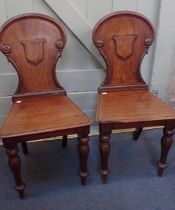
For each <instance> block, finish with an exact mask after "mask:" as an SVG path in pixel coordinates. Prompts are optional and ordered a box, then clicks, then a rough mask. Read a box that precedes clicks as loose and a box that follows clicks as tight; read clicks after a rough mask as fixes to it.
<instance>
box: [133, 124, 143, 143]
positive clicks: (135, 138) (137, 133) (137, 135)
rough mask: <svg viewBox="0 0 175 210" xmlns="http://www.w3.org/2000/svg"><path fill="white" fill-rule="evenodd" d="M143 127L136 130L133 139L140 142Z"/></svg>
mask: <svg viewBox="0 0 175 210" xmlns="http://www.w3.org/2000/svg"><path fill="white" fill-rule="evenodd" d="M142 130H143V127H140V128H136V130H135V131H134V132H133V139H134V140H138V139H139V137H140V134H141V133H142Z"/></svg>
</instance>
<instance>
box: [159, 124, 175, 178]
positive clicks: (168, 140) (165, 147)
mask: <svg viewBox="0 0 175 210" xmlns="http://www.w3.org/2000/svg"><path fill="white" fill-rule="evenodd" d="M163 134H164V135H163V137H162V139H161V156H160V161H159V164H158V175H159V176H162V175H163V172H164V169H165V168H167V163H166V161H167V156H168V152H169V150H170V148H171V145H172V143H173V138H172V137H173V134H174V132H173V131H172V130H169V129H168V128H166V127H165V128H164V129H163Z"/></svg>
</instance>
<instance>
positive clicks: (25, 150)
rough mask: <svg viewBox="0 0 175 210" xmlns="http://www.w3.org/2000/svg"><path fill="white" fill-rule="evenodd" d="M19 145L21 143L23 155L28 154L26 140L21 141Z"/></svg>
mask: <svg viewBox="0 0 175 210" xmlns="http://www.w3.org/2000/svg"><path fill="white" fill-rule="evenodd" d="M21 145H22V150H23V153H24V155H28V154H29V150H28V146H27V142H21Z"/></svg>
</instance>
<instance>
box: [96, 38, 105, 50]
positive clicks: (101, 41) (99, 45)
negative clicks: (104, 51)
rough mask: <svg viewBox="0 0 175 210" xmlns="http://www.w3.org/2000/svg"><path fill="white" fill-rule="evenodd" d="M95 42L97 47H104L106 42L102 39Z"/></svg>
mask: <svg viewBox="0 0 175 210" xmlns="http://www.w3.org/2000/svg"><path fill="white" fill-rule="evenodd" d="M95 44H96V46H97V48H102V47H103V46H104V42H103V40H101V39H98V40H96V42H95Z"/></svg>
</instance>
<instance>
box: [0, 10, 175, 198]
mask: <svg viewBox="0 0 175 210" xmlns="http://www.w3.org/2000/svg"><path fill="white" fill-rule="evenodd" d="M153 40H154V29H153V27H152V25H151V23H150V22H149V20H148V19H147V18H145V17H144V16H142V15H140V14H138V13H134V12H115V13H112V14H110V15H108V16H105V17H104V18H103V19H102V20H100V21H99V22H98V23H97V25H96V26H95V28H94V31H93V41H94V44H95V46H96V47H97V48H98V50H99V51H100V53H101V54H102V56H103V58H104V59H105V62H106V65H107V76H106V79H105V81H104V82H103V84H102V86H101V87H100V88H99V91H98V92H99V94H98V107H97V121H98V122H99V132H100V145H99V146H100V153H101V177H102V181H103V182H104V183H106V181H107V175H108V173H109V169H108V157H109V153H110V143H109V142H110V135H111V133H112V130H115V129H121V128H122V129H124V128H136V131H135V132H134V135H133V137H134V139H138V138H139V135H140V133H141V131H142V129H143V127H144V126H157V125H161V126H164V132H163V133H164V134H163V137H162V141H161V157H160V161H159V165H158V172H159V175H162V173H163V170H164V169H165V168H166V167H167V164H166V159H167V154H168V151H169V149H170V146H171V144H172V136H173V129H174V126H175V111H174V110H173V109H172V108H170V107H169V106H168V105H167V104H166V103H164V102H162V101H161V100H160V99H158V98H157V97H155V96H153V95H152V94H151V93H150V92H149V91H148V85H147V84H146V83H145V82H144V80H143V79H142V77H141V73H140V65H141V62H142V59H143V57H144V55H145V54H146V53H147V51H148V49H149V47H150V45H151V44H152V42H153ZM65 44H66V34H65V32H64V30H63V28H62V27H61V26H60V24H59V23H58V22H56V21H55V20H54V19H52V18H50V17H48V16H45V15H41V14H25V15H20V16H17V17H14V18H12V19H10V20H9V21H7V22H6V23H5V24H4V25H3V26H2V27H1V29H0V49H1V52H2V53H3V54H4V55H5V56H6V57H7V59H8V61H10V62H11V63H12V64H13V66H14V67H15V69H16V71H17V73H18V77H19V84H18V88H17V90H16V93H15V94H14V95H13V97H12V100H13V106H12V108H11V111H10V113H9V115H8V117H7V119H6V121H5V123H4V125H3V127H2V128H1V134H0V136H1V138H2V141H3V146H4V147H5V148H6V151H7V155H8V158H9V162H8V163H9V167H10V169H11V171H12V173H13V175H14V178H15V182H16V190H17V191H18V192H19V195H20V197H21V198H23V197H24V188H25V184H24V183H23V181H22V178H21V161H20V157H19V154H18V147H17V145H18V143H22V148H23V151H24V154H27V153H28V149H27V144H26V142H27V141H30V140H37V139H43V138H47V137H57V136H63V144H62V145H63V147H66V145H67V135H69V134H77V135H78V151H79V157H80V170H79V175H80V177H81V182H82V184H85V183H86V178H87V176H88V168H87V160H88V153H89V146H88V140H89V139H88V135H89V132H90V124H91V119H90V118H89V117H87V116H86V115H85V114H84V113H82V111H81V110H80V109H79V108H78V107H77V106H76V105H75V104H74V103H73V102H72V101H71V100H70V99H69V98H68V97H67V95H66V91H65V90H64V89H63V87H61V85H60V84H59V82H58V81H57V79H56V74H55V66H56V63H57V60H58V58H59V57H60V56H61V53H62V50H63V48H64V47H65Z"/></svg>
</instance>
